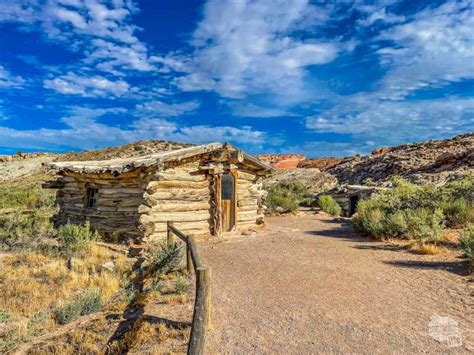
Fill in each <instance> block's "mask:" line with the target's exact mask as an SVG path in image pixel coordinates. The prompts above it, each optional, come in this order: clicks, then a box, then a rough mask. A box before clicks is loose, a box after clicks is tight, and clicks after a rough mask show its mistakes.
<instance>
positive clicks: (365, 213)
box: [352, 200, 385, 239]
mask: <svg viewBox="0 0 474 355" xmlns="http://www.w3.org/2000/svg"><path fill="white" fill-rule="evenodd" d="M357 206H358V207H357V213H356V214H355V215H354V216H353V217H352V225H353V227H354V229H355V230H356V231H357V232H360V233H363V234H367V235H369V236H371V237H374V238H377V239H379V238H382V237H383V235H384V233H385V224H384V219H385V213H384V212H383V210H382V208H380V206H379V203H378V201H377V200H361V201H359V203H358V205H357Z"/></svg>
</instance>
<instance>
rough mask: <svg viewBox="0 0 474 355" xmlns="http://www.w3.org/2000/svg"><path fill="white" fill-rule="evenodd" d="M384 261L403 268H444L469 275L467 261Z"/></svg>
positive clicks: (457, 273) (462, 274)
mask: <svg viewBox="0 0 474 355" xmlns="http://www.w3.org/2000/svg"><path fill="white" fill-rule="evenodd" d="M384 263H385V264H388V265H393V266H397V267H402V268H414V269H432V270H444V271H448V272H451V273H453V274H456V275H459V276H469V271H468V265H467V262H446V261H426V260H424V261H422V260H393V261H384Z"/></svg>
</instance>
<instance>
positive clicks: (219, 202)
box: [214, 168, 238, 236]
mask: <svg viewBox="0 0 474 355" xmlns="http://www.w3.org/2000/svg"><path fill="white" fill-rule="evenodd" d="M224 174H232V176H233V178H234V186H233V198H234V204H233V206H232V214H233V222H234V223H233V225H232V228H230V230H228V231H226V230H224V226H223V223H222V222H223V216H222V213H223V211H222V208H221V206H222V175H224ZM214 179H215V182H214V183H215V186H216V190H217V191H216V194H215V199H216V201H215V204H216V207H217V212H218V220H219V228H218V230H216V234H217V235H218V236H219V235H221V234H225V233H229V232H232V231H235V229H236V228H237V208H238V204H237V199H238V196H237V184H238V170H237V169H235V168H228V169H224V172H223V173H222V174H219V175H216V176H215V177H214Z"/></svg>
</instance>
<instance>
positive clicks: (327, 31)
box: [0, 0, 474, 156]
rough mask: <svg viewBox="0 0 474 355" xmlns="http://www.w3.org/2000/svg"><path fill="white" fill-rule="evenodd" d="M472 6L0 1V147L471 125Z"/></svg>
mask: <svg viewBox="0 0 474 355" xmlns="http://www.w3.org/2000/svg"><path fill="white" fill-rule="evenodd" d="M472 12H473V10H472V2H471V1H413V0H406V1H395V0H394V1H392V0H380V1H371V2H364V1H345V0H344V1H307V0H207V1H202V2H201V1H197V0H189V1H185V0H142V1H134V0H108V1H107V0H22V1H18V0H0V153H11V152H15V151H17V150H27V151H29V150H48V151H66V150H79V149H91V148H99V147H104V146H110V145H119V144H123V143H126V142H131V141H135V140H139V139H164V140H174V141H180V142H192V143H206V142H211V141H230V142H232V143H234V144H236V145H238V146H240V147H242V148H244V149H246V150H248V151H249V152H251V153H255V154H256V153H264V152H280V153H284V152H302V153H305V154H307V155H309V156H326V155H336V156H344V155H350V154H354V153H367V152H370V151H371V150H372V149H373V148H375V147H378V146H385V145H397V144H401V143H410V142H414V141H421V140H427V139H437V138H445V137H450V136H453V135H455V134H458V133H463V132H468V131H474V85H473V83H474V46H473V43H474V16H473V13H472Z"/></svg>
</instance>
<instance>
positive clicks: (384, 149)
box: [372, 147, 392, 155]
mask: <svg viewBox="0 0 474 355" xmlns="http://www.w3.org/2000/svg"><path fill="white" fill-rule="evenodd" d="M391 150H392V148H390V147H380V148H375V149H374V150H373V151H372V155H380V154H385V153H388V152H390V151H391Z"/></svg>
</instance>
